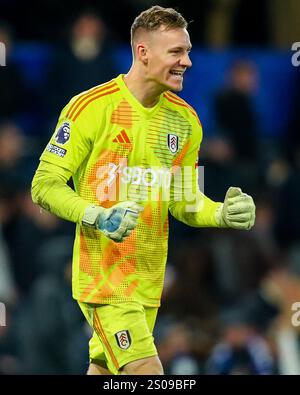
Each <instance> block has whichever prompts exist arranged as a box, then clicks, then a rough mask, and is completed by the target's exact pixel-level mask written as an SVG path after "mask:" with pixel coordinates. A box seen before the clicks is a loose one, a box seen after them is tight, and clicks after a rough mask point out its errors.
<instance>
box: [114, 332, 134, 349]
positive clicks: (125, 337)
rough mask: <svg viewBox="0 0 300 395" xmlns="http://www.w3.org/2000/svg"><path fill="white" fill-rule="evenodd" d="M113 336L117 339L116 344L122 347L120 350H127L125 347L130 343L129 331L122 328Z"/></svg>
mask: <svg viewBox="0 0 300 395" xmlns="http://www.w3.org/2000/svg"><path fill="white" fill-rule="evenodd" d="M115 338H116V340H117V343H118V346H119V347H120V348H122V350H127V348H129V347H130V345H131V337H130V334H129V331H127V330H124V331H120V332H117V333H116V334H115Z"/></svg>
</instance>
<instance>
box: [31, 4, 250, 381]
mask: <svg viewBox="0 0 300 395" xmlns="http://www.w3.org/2000/svg"><path fill="white" fill-rule="evenodd" d="M131 45H132V53H133V64H132V67H131V69H130V70H129V72H128V73H127V74H126V75H119V76H118V77H116V78H115V79H113V80H111V81H109V82H107V83H105V84H102V85H99V86H96V87H95V88H92V89H90V90H88V91H85V92H83V93H81V94H79V95H78V96H75V97H74V98H73V99H71V101H70V102H69V103H68V104H67V105H66V107H65V108H64V109H63V110H62V113H61V116H60V118H59V121H58V125H57V128H56V130H55V132H54V134H53V137H52V138H51V140H50V142H49V144H48V145H47V147H46V149H45V150H44V152H43V154H42V156H41V158H40V160H41V162H40V165H39V167H38V169H37V171H36V174H35V177H34V179H33V182H32V197H33V201H34V202H36V203H38V204H39V205H40V206H41V207H43V208H45V209H47V210H49V211H50V212H52V213H54V214H56V215H58V216H59V217H61V218H64V219H67V220H69V221H73V222H75V223H76V224H77V226H76V237H75V244H74V255H73V284H72V285H73V297H74V298H75V299H76V300H77V301H78V303H79V305H80V308H81V309H82V311H83V313H84V315H85V317H86V319H87V320H88V322H89V324H90V325H91V326H92V328H93V330H94V333H93V337H92V338H91V340H90V362H91V364H90V367H89V371H88V373H89V374H110V373H112V374H141V375H142V374H163V368H162V365H161V363H160V360H159V358H158V356H157V351H156V348H155V345H154V339H153V336H152V332H153V327H154V324H155V319H156V314H157V309H158V307H159V305H160V298H161V293H162V287H163V280H164V272H165V264H166V259H167V245H168V210H170V212H171V214H172V215H173V216H174V217H175V218H177V219H178V220H179V221H182V222H184V223H186V224H188V225H190V226H194V227H229V228H235V229H250V228H251V227H252V226H253V224H254V220H255V205H254V203H253V200H252V198H251V197H250V196H248V195H246V194H245V193H242V191H241V190H240V189H239V188H235V187H231V188H229V190H228V191H227V193H226V196H225V200H224V203H218V202H214V201H212V200H210V199H209V198H208V197H206V196H205V195H204V194H203V193H201V191H200V190H199V187H198V180H197V168H196V166H195V163H196V162H197V157H198V150H199V146H200V143H201V140H202V128H201V124H200V121H199V119H198V117H197V114H196V113H195V111H194V109H193V108H192V107H191V106H190V105H188V104H187V103H186V102H185V101H184V100H182V99H181V98H179V97H178V96H177V95H175V94H174V93H172V92H171V91H181V89H182V84H183V76H184V73H185V71H186V70H187V68H189V67H191V65H192V63H191V61H190V58H189V52H190V50H191V43H190V38H189V34H188V32H187V22H186V21H185V19H184V18H183V17H182V15H181V14H179V13H178V12H177V11H175V10H174V9H172V8H162V7H159V6H154V7H151V8H150V9H148V10H146V11H144V12H142V13H141V14H140V15H139V16H138V17H137V18H136V19H135V21H134V23H133V25H132V27H131ZM60 129H62V131H60ZM66 129H68V131H69V133H68V135H67V138H64V139H57V138H56V136H60V135H62V134H63V130H66ZM70 177H73V180H74V185H75V191H73V190H72V189H71V188H70V187H69V186H68V185H67V181H68V179H69V178H70Z"/></svg>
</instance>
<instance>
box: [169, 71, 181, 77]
mask: <svg viewBox="0 0 300 395" xmlns="http://www.w3.org/2000/svg"><path fill="white" fill-rule="evenodd" d="M183 73H184V72H183V71H178V70H171V71H170V74H171V75H176V76H179V77H183Z"/></svg>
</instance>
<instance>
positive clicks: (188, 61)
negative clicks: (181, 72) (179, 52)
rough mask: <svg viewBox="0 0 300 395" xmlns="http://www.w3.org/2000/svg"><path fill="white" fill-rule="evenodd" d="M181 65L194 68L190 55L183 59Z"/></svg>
mask: <svg viewBox="0 0 300 395" xmlns="http://www.w3.org/2000/svg"><path fill="white" fill-rule="evenodd" d="M181 65H182V66H184V67H192V61H191V59H190V57H189V54H186V55H184V56H183V57H182V59H181Z"/></svg>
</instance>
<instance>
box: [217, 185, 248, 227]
mask: <svg viewBox="0 0 300 395" xmlns="http://www.w3.org/2000/svg"><path fill="white" fill-rule="evenodd" d="M216 221H217V224H218V226H219V227H220V228H233V229H243V230H248V229H251V228H252V226H253V225H254V222H255V204H254V202H253V199H252V197H251V196H249V195H247V194H246V193H243V192H242V190H241V189H240V188H236V187H230V188H229V189H228V191H227V193H226V196H225V199H224V203H222V204H221V205H220V206H219V207H218V209H217V211H216Z"/></svg>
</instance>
